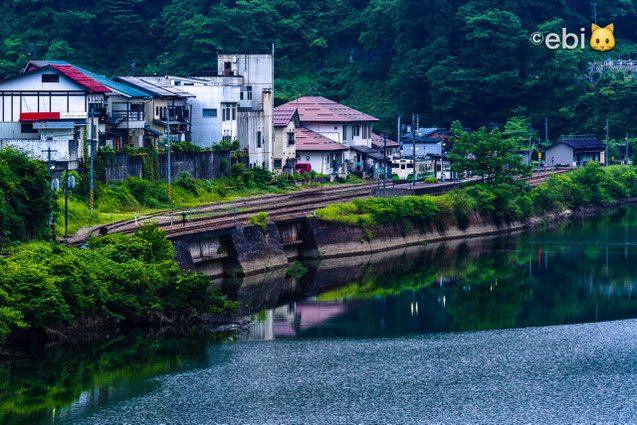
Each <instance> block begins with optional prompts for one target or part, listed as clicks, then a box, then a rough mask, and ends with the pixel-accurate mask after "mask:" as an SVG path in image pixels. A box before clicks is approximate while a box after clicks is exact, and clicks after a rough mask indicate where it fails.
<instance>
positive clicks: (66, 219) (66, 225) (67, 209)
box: [64, 160, 69, 238]
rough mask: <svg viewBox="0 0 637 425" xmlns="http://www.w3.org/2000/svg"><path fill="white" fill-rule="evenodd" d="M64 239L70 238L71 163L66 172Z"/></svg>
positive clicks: (67, 164) (67, 163) (67, 162)
mask: <svg viewBox="0 0 637 425" xmlns="http://www.w3.org/2000/svg"><path fill="white" fill-rule="evenodd" d="M64 237H65V238H68V237H69V161H68V160H67V161H66V170H64Z"/></svg>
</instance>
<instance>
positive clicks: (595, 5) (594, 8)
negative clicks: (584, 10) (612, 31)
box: [593, 3, 597, 25]
mask: <svg viewBox="0 0 637 425" xmlns="http://www.w3.org/2000/svg"><path fill="white" fill-rule="evenodd" d="M593 14H594V15H595V25H597V3H593Z"/></svg>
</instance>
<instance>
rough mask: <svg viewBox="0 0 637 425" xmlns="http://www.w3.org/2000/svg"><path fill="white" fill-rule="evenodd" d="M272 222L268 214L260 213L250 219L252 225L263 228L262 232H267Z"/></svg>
mask: <svg viewBox="0 0 637 425" xmlns="http://www.w3.org/2000/svg"><path fill="white" fill-rule="evenodd" d="M269 222H270V220H269V216H268V213H266V212H263V211H260V212H258V213H257V214H256V215H253V216H252V217H250V223H252V224H253V225H255V226H259V227H261V230H263V232H265V231H266V230H267V229H268V223H269Z"/></svg>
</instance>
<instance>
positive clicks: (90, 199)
mask: <svg viewBox="0 0 637 425" xmlns="http://www.w3.org/2000/svg"><path fill="white" fill-rule="evenodd" d="M95 143H96V140H95V107H91V137H90V139H89V145H90V147H91V188H90V190H89V192H88V209H89V214H93V206H94V204H95V180H94V174H93V173H94V168H93V167H94V165H95Z"/></svg>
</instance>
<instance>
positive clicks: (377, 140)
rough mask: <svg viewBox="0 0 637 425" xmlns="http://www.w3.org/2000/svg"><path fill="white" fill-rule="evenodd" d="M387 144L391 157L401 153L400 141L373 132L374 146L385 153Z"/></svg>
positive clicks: (388, 153)
mask: <svg viewBox="0 0 637 425" xmlns="http://www.w3.org/2000/svg"><path fill="white" fill-rule="evenodd" d="M385 146H387V156H388V157H390V158H393V157H394V156H396V155H398V154H399V153H400V143H397V142H395V141H393V140H391V139H387V138H385V137H382V136H379V135H378V134H376V133H372V148H373V149H375V150H377V151H378V152H380V153H383V149H384V148H385Z"/></svg>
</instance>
